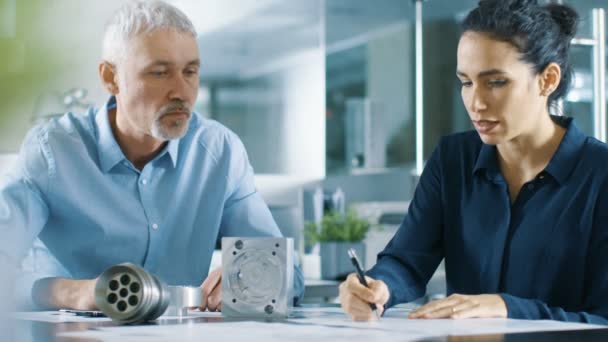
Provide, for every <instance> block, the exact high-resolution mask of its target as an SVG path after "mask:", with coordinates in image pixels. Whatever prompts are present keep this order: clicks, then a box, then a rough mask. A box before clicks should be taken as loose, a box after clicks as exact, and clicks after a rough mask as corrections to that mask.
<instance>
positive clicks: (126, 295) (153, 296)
mask: <svg viewBox="0 0 608 342" xmlns="http://www.w3.org/2000/svg"><path fill="white" fill-rule="evenodd" d="M169 302H170V292H169V289H168V287H167V285H166V284H165V283H163V282H162V281H160V280H159V279H158V278H157V277H156V276H154V275H153V274H151V273H148V272H146V271H145V270H144V269H143V268H141V267H139V266H137V265H135V264H131V263H124V264H119V265H115V266H112V267H110V268H108V269H107V270H106V271H104V272H103V273H102V274H101V276H100V277H99V279H98V280H97V283H96V284H95V303H96V304H97V307H98V308H99V309H100V310H101V311H103V313H104V314H106V316H108V317H110V318H112V320H114V321H116V322H119V323H122V324H137V323H143V322H147V321H151V320H154V319H156V318H158V317H159V316H160V315H162V314H163V313H164V312H165V310H166V309H167V307H168V306H169Z"/></svg>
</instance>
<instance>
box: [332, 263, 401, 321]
mask: <svg viewBox="0 0 608 342" xmlns="http://www.w3.org/2000/svg"><path fill="white" fill-rule="evenodd" d="M365 279H366V280H367V284H368V285H369V288H367V287H365V286H364V285H363V284H361V282H359V278H358V277H357V274H356V273H351V274H349V275H348V277H347V278H346V280H345V281H344V282H343V283H342V284H340V303H341V304H342V309H343V310H344V312H345V313H346V314H347V315H349V316H350V317H351V318H352V319H353V320H355V321H370V320H372V319H375V318H376V315H375V314H374V312H373V311H372V309H371V307H370V304H371V303H374V304H376V307H377V310H378V313H379V314H382V312H383V311H384V304H386V302H388V298H389V295H390V294H389V291H388V287H387V286H386V284H385V283H384V282H383V281H382V280H375V279H372V278H370V277H365Z"/></svg>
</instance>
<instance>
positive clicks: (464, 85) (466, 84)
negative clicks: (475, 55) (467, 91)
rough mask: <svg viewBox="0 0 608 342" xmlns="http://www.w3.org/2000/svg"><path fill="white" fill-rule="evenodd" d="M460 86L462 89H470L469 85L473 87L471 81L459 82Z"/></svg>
mask: <svg viewBox="0 0 608 342" xmlns="http://www.w3.org/2000/svg"><path fill="white" fill-rule="evenodd" d="M460 85H461V86H463V87H470V86H471V85H473V82H471V81H460Z"/></svg>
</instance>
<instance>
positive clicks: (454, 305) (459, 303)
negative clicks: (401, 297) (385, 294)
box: [408, 294, 507, 319]
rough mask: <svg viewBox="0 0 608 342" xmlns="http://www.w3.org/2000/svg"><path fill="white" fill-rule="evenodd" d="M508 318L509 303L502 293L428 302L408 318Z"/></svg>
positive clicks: (456, 295) (455, 296)
mask: <svg viewBox="0 0 608 342" xmlns="http://www.w3.org/2000/svg"><path fill="white" fill-rule="evenodd" d="M489 317H499V318H507V305H506V304H505V301H504V300H503V299H502V297H501V296H500V295H497V294H483V295H474V296H469V295H461V294H453V295H451V296H449V297H447V298H443V299H440V300H436V301H434V302H431V303H428V304H426V305H424V306H423V307H421V308H419V309H418V310H416V311H414V312H412V313H410V314H409V316H408V318H455V319H458V318H489Z"/></svg>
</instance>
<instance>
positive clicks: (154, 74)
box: [150, 70, 167, 77]
mask: <svg viewBox="0 0 608 342" xmlns="http://www.w3.org/2000/svg"><path fill="white" fill-rule="evenodd" d="M150 75H153V76H158V77H161V76H165V75H167V72H166V71H159V70H154V71H150Z"/></svg>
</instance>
